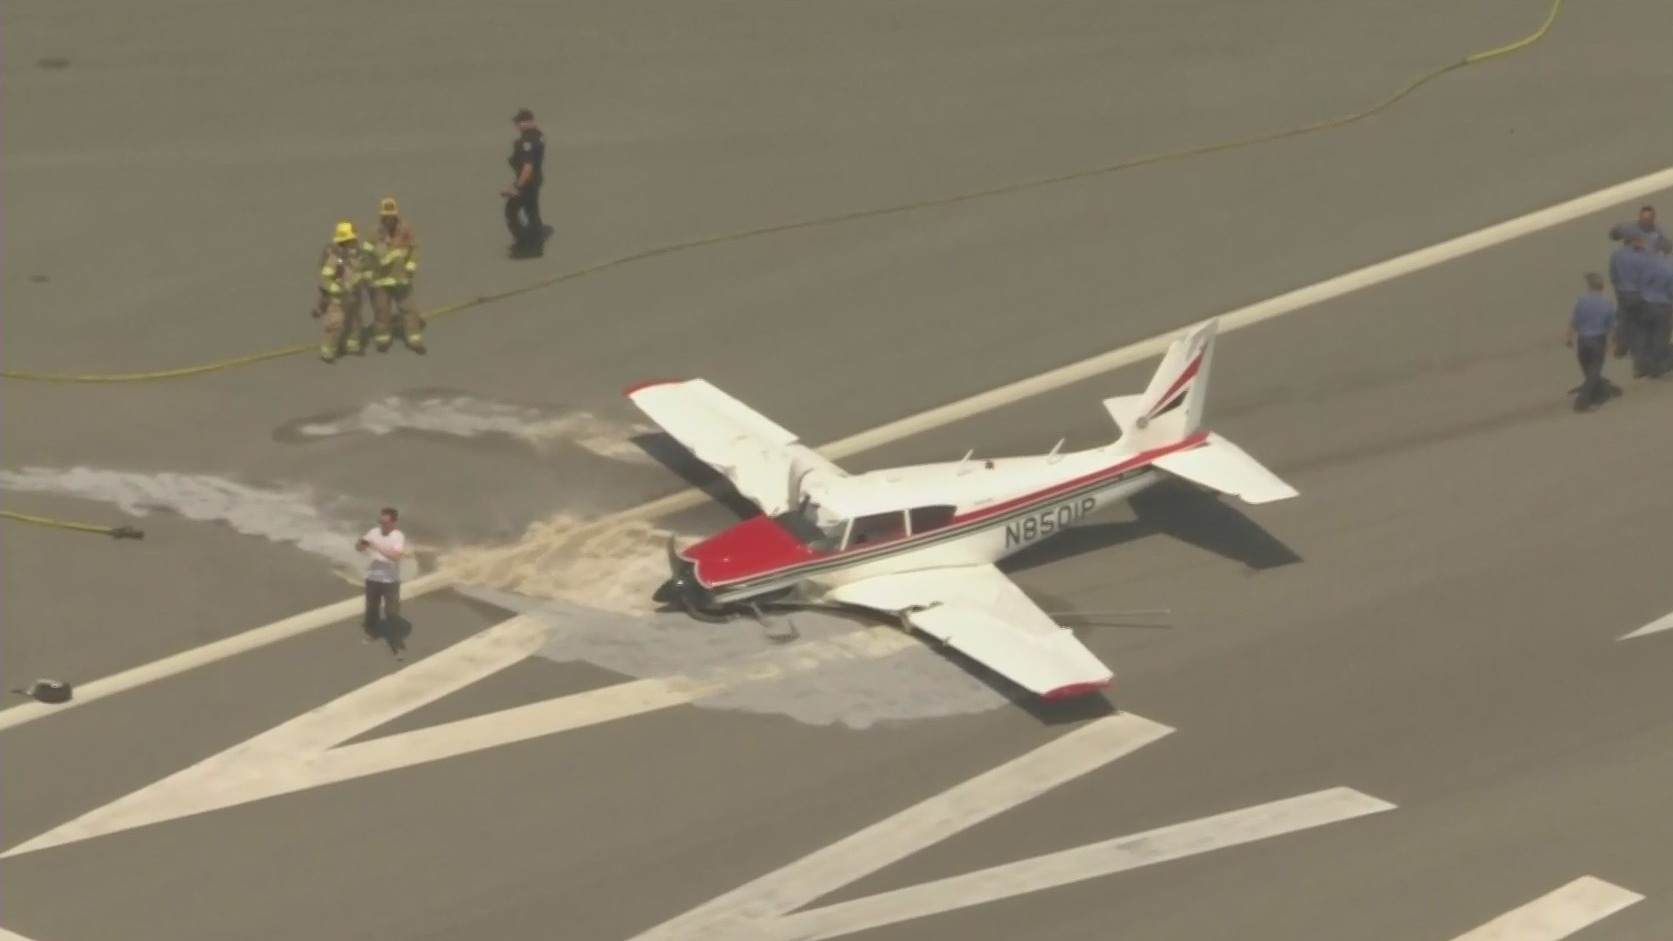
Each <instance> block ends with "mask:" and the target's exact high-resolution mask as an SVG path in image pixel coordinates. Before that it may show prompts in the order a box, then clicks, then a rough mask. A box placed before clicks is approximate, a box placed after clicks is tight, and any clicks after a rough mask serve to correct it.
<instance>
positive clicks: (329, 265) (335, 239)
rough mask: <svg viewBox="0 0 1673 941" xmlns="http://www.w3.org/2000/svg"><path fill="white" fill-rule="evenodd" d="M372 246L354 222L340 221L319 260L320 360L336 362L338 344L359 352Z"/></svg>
mask: <svg viewBox="0 0 1673 941" xmlns="http://www.w3.org/2000/svg"><path fill="white" fill-rule="evenodd" d="M370 251H371V246H370V245H368V244H366V243H364V242H362V241H360V236H359V235H357V234H356V233H355V231H354V223H352V222H339V223H337V229H336V231H335V232H333V233H332V235H331V244H329V245H327V246H325V250H324V251H322V252H321V253H320V260H319V301H318V302H317V303H315V304H314V311H313V314H314V317H315V318H316V319H318V318H321V317H323V318H324V319H325V337H324V338H323V339H322V340H321V341H320V348H319V355H320V359H323V360H325V361H326V362H328V363H329V362H334V361H335V360H336V359H337V352H338V348H339V346H340V347H342V348H343V349H344V350H346V351H347V352H349V353H353V354H356V355H358V354H359V353H360V335H361V332H362V331H361V327H360V302H361V296H360V295H361V291H362V290H363V288H364V285H363V282H364V279H365V275H366V264H367V255H368V253H369V252H370Z"/></svg>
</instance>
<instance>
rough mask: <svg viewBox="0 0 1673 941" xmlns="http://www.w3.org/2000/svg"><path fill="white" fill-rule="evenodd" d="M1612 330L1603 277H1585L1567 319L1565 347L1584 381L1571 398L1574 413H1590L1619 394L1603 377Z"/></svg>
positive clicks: (1612, 310) (1612, 314) (1612, 317)
mask: <svg viewBox="0 0 1673 941" xmlns="http://www.w3.org/2000/svg"><path fill="white" fill-rule="evenodd" d="M1613 329H1615V305H1614V304H1611V303H1610V302H1609V297H1608V296H1607V295H1605V294H1604V293H1603V276H1602V275H1599V274H1596V273H1590V272H1589V273H1587V275H1586V292H1585V293H1584V294H1581V295H1580V299H1579V300H1577V301H1575V302H1574V311H1573V312H1572V313H1570V314H1569V318H1568V339H1567V341H1566V345H1567V346H1568V347H1570V348H1571V349H1574V350H1575V352H1576V354H1577V355H1578V357H1579V359H1580V374H1581V375H1582V376H1583V377H1585V381H1584V382H1582V383H1581V385H1580V389H1579V392H1578V393H1577V394H1576V395H1575V397H1574V410H1575V411H1577V412H1584V411H1590V410H1591V409H1594V408H1597V407H1598V406H1599V405H1601V404H1603V402H1604V401H1605V400H1606V399H1610V398H1613V397H1614V396H1617V395H1620V394H1621V390H1620V388H1619V387H1617V386H1616V385H1615V384H1614V383H1612V382H1610V381H1609V380H1608V379H1605V378H1604V376H1603V363H1604V360H1605V359H1606V358H1607V357H1608V353H1609V332H1610V331H1611V330H1613Z"/></svg>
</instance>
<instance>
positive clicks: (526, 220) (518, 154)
mask: <svg viewBox="0 0 1673 941" xmlns="http://www.w3.org/2000/svg"><path fill="white" fill-rule="evenodd" d="M512 120H513V121H514V122H515V123H516V124H517V132H518V133H517V139H516V140H514V141H512V142H511V157H510V158H509V159H507V160H506V163H508V164H510V165H511V172H512V173H514V174H516V177H515V178H514V179H513V181H512V183H511V187H510V188H509V189H507V190H506V191H505V192H504V193H502V194H501V195H503V196H504V197H505V227H506V228H508V229H510V230H511V238H512V244H511V252H510V254H511V257H513V258H539V257H540V256H541V255H542V254H543V253H544V251H545V241H546V225H545V223H544V222H542V221H541V219H540V185H541V184H542V183H544V182H546V178H545V176H544V174H542V172H541V165H542V164H543V163H545V161H546V135H545V134H542V133H541V132H540V128H538V127H536V126H535V123H534V112H533V111H530V110H529V109H527V108H524V109H522V110H520V111H518V112H517V114H516V116H515V117H513V118H512Z"/></svg>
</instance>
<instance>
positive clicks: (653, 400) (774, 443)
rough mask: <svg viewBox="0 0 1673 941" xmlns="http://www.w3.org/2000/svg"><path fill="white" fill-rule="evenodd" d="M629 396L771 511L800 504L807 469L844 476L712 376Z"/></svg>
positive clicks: (634, 390) (638, 389) (648, 387)
mask: <svg viewBox="0 0 1673 941" xmlns="http://www.w3.org/2000/svg"><path fill="white" fill-rule="evenodd" d="M625 394H626V395H627V397H628V399H630V400H631V401H632V402H633V404H634V405H636V406H638V407H639V410H640V411H642V412H644V413H645V414H646V415H647V416H648V417H649V418H650V419H651V420H652V421H654V422H656V423H657V425H658V426H659V427H661V428H662V430H663V431H665V432H667V433H668V436H669V437H671V438H673V439H674V440H675V441H678V442H679V443H680V445H681V446H682V447H684V448H685V449H686V450H687V451H690V452H691V453H692V455H693V456H695V457H696V458H697V459H698V460H700V461H702V462H703V463H704V464H707V465H708V466H709V467H710V468H712V469H713V470H714V471H715V472H716V473H718V474H720V475H721V476H723V477H725V478H726V479H727V481H729V482H730V483H731V484H732V486H733V487H734V488H735V489H736V490H737V491H738V492H739V493H741V494H743V495H744V496H745V497H746V498H748V499H749V500H750V501H751V502H753V503H754V504H755V505H756V506H759V507H760V508H761V510H762V512H764V513H767V514H769V515H771V514H777V513H782V512H784V511H785V510H788V509H790V508H791V507H792V506H793V505H794V504H795V502H796V493H797V483H798V481H799V480H800V479H801V477H802V476H803V475H804V474H805V473H806V472H807V471H809V470H814V469H819V470H824V471H828V472H832V473H834V474H836V475H838V476H842V475H843V471H842V470H841V469H840V468H838V467H837V466H836V465H835V464H833V463H831V462H830V461H829V460H827V459H826V458H824V457H823V456H821V455H820V454H819V453H818V452H816V451H814V450H813V449H811V448H809V447H807V446H805V445H803V444H801V443H800V442H799V441H798V440H797V438H796V436H795V435H794V434H792V433H791V432H790V431H788V430H786V429H785V428H783V427H781V426H780V425H779V424H777V423H776V422H774V421H772V420H771V419H769V418H767V417H766V416H765V415H762V414H761V413H760V412H757V411H756V410H754V409H752V408H750V407H749V406H748V405H745V404H744V403H743V402H741V401H739V400H738V399H736V398H733V397H732V396H731V395H728V394H727V393H726V392H724V391H722V390H721V389H719V388H718V387H716V386H714V385H713V384H711V383H709V382H708V381H707V380H704V379H689V380H685V381H679V382H655V383H644V384H641V385H638V386H634V387H631V388H629V389H628V390H627V392H626V393H625Z"/></svg>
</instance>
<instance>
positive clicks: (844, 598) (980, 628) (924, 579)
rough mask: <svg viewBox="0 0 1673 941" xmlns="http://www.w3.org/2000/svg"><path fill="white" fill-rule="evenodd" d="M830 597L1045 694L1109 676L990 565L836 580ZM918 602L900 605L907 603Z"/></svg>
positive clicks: (1093, 684) (1088, 687)
mask: <svg viewBox="0 0 1673 941" xmlns="http://www.w3.org/2000/svg"><path fill="white" fill-rule="evenodd" d="M827 596H828V597H829V598H830V599H831V600H833V601H840V602H842V603H844V604H851V605H857V606H859V607H863V608H870V609H872V610H876V611H886V612H889V613H892V614H898V613H900V612H905V613H904V615H902V616H903V617H905V619H906V621H907V623H908V624H910V625H911V626H912V627H913V628H915V629H917V630H919V631H922V632H923V633H925V634H928V635H930V636H931V637H934V638H936V639H937V640H940V641H941V642H942V643H945V644H947V645H948V646H949V647H952V648H953V649H954V650H957V651H958V652H960V653H962V654H964V655H965V656H968V657H970V658H971V659H973V660H975V661H977V662H978V663H981V664H982V665H983V666H986V667H988V668H989V669H991V670H993V671H995V672H997V673H999V674H1001V675H1002V676H1004V677H1005V678H1006V679H1009V680H1010V681H1011V682H1013V683H1016V684H1017V685H1018V686H1021V687H1022V688H1024V689H1026V690H1028V691H1029V692H1032V693H1035V694H1037V695H1039V696H1042V697H1044V698H1046V699H1059V698H1063V697H1066V696H1074V695H1078V694H1081V693H1088V692H1091V691H1093V690H1095V689H1099V688H1102V687H1104V686H1108V685H1109V684H1110V682H1111V681H1113V680H1114V678H1115V676H1114V674H1113V673H1112V672H1111V671H1110V669H1109V667H1106V666H1104V664H1103V663H1102V662H1101V661H1099V660H1098V658H1097V657H1095V656H1093V655H1092V651H1090V650H1087V649H1086V647H1085V646H1083V645H1082V644H1081V642H1080V641H1079V640H1078V639H1076V637H1075V635H1074V632H1073V631H1070V630H1069V629H1068V628H1065V627H1062V626H1060V625H1059V624H1058V623H1057V622H1055V621H1053V620H1052V619H1051V616H1050V615H1048V614H1046V613H1045V612H1044V611H1041V610H1040V608H1039V606H1038V605H1036V604H1034V602H1033V601H1030V600H1029V598H1028V596H1027V595H1025V594H1023V593H1022V589H1020V588H1018V587H1017V586H1016V583H1015V582H1013V581H1011V579H1010V578H1009V577H1007V576H1006V575H1005V573H1003V572H1001V571H999V569H997V568H995V567H994V566H992V565H987V564H982V565H965V566H957V567H953V568H941V569H925V570H923V571H918V572H902V573H899V574H894V575H880V576H877V577H876V578H867V579H862V580H860V581H857V582H850V583H848V584H846V585H841V586H838V587H837V588H835V589H833V590H831V591H830V592H829V593H828V595H827ZM919 605H922V606H924V609H923V610H917V611H913V610H908V609H911V608H913V607H914V606H919Z"/></svg>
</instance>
